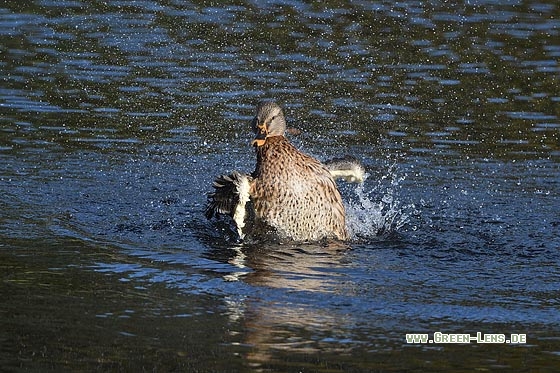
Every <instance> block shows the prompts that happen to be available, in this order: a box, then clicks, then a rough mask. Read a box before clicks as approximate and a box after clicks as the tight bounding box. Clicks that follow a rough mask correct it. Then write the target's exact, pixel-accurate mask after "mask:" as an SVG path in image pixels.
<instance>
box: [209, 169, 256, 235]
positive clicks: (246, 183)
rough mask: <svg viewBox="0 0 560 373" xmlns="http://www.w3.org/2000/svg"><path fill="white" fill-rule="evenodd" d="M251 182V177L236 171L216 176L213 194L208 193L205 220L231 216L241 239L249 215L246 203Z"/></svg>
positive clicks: (248, 198)
mask: <svg viewBox="0 0 560 373" xmlns="http://www.w3.org/2000/svg"><path fill="white" fill-rule="evenodd" d="M252 182H253V178H252V177H251V176H249V175H247V174H242V173H240V172H237V171H234V172H233V173H231V174H230V175H221V176H218V177H217V178H216V179H215V180H214V183H213V185H212V186H213V187H214V189H215V190H214V192H211V193H208V204H207V206H206V211H205V215H206V218H207V219H211V218H212V217H213V216H216V217H217V216H219V215H220V214H223V215H229V216H231V217H232V219H233V221H234V222H235V225H236V226H237V233H238V234H239V236H240V237H241V238H243V237H244V235H245V234H244V231H243V228H244V227H245V223H246V219H247V218H248V214H249V213H250V212H249V211H248V209H249V206H248V202H249V200H250V194H249V192H250V190H251V183H252Z"/></svg>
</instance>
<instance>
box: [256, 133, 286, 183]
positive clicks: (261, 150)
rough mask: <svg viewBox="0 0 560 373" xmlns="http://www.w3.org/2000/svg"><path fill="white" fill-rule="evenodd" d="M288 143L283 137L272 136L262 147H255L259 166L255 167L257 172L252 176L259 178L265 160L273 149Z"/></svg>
mask: <svg viewBox="0 0 560 373" xmlns="http://www.w3.org/2000/svg"><path fill="white" fill-rule="evenodd" d="M284 142H288V139H287V138H286V137H284V136H282V135H279V136H270V137H267V138H266V141H265V143H264V144H263V145H261V146H256V147H255V152H256V153H257V165H256V166H255V171H254V172H253V174H252V175H251V176H253V177H255V178H256V177H258V176H259V175H260V174H261V171H262V167H263V164H264V163H265V160H266V159H267V158H268V157H267V154H268V152H269V151H270V150H271V149H273V148H274V147H275V146H277V145H278V144H281V143H284Z"/></svg>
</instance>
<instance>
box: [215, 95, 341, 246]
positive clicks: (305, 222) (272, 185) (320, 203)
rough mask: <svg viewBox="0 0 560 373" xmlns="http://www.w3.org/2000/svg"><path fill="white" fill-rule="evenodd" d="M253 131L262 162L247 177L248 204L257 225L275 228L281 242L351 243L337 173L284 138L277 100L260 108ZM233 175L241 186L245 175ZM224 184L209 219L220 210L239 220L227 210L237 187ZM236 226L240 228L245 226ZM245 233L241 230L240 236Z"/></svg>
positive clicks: (284, 126) (218, 192)
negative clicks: (322, 240)
mask: <svg viewBox="0 0 560 373" xmlns="http://www.w3.org/2000/svg"><path fill="white" fill-rule="evenodd" d="M253 130H254V131H255V134H256V138H255V141H254V142H253V143H254V145H255V148H256V154H257V164H256V168H255V171H254V172H253V174H252V175H251V177H249V176H248V175H246V180H247V182H248V186H249V188H248V189H249V196H248V197H249V198H250V202H251V204H248V206H249V205H250V206H251V207H252V209H253V211H252V214H249V216H252V217H253V219H254V222H253V223H254V224H251V226H254V227H255V228H258V227H271V228H273V230H274V231H275V232H276V234H277V235H278V236H279V237H280V238H281V239H290V240H295V241H315V240H320V239H323V238H334V239H339V240H346V239H348V233H347V231H346V218H345V210H344V205H343V204H342V198H341V196H340V193H339V191H338V189H337V187H336V184H335V181H334V179H333V177H332V175H331V172H330V171H329V169H327V167H326V166H325V165H323V164H322V163H321V162H319V161H318V160H316V159H315V158H313V157H311V156H309V155H306V154H303V153H302V152H300V151H299V150H297V149H296V148H295V147H294V146H293V145H292V144H291V143H290V142H289V141H288V139H287V138H286V137H284V132H285V131H286V122H285V119H284V114H283V113H282V109H281V108H280V107H279V106H278V105H277V104H275V103H274V102H264V103H261V104H259V106H257V112H256V116H255V119H254V120H253ZM230 177H231V178H233V179H235V182H236V183H238V184H239V182H240V180H241V177H242V175H240V174H232V175H230ZM217 180H218V179H217ZM219 180H221V183H218V186H216V184H215V185H214V187H215V188H216V191H215V192H214V193H211V194H210V195H209V201H210V203H209V205H208V207H207V216H208V215H210V216H212V213H213V212H214V213H215V212H219V213H229V214H230V215H231V216H232V217H233V215H234V214H233V210H231V211H229V210H228V209H227V208H226V209H225V210H224V208H223V206H224V205H225V204H224V203H223V200H224V199H225V198H227V196H224V195H225V194H226V193H231V188H230V187H225V186H223V185H221V184H224V183H223V180H225V179H224V177H223V176H222V177H221V178H219ZM246 185H247V184H246ZM238 195H239V194H238ZM235 198H238V196H237V197H235ZM238 199H239V198H238ZM220 208H221V210H220ZM226 210H228V211H226ZM236 223H237V225H238V228H239V225H240V223H239V222H236ZM244 234H245V232H241V230H240V236H242V237H243V235H244Z"/></svg>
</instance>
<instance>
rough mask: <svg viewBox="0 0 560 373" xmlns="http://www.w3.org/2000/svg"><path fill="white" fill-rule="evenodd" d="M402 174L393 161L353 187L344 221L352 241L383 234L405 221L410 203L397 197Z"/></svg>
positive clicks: (398, 226) (385, 234) (400, 225)
mask: <svg viewBox="0 0 560 373" xmlns="http://www.w3.org/2000/svg"><path fill="white" fill-rule="evenodd" d="M404 179H405V176H400V175H399V174H398V172H397V164H396V163H393V164H392V165H390V166H389V168H388V170H387V172H386V173H385V174H384V175H382V176H381V177H378V178H377V179H376V180H372V178H371V175H370V174H366V180H364V182H363V183H361V184H358V186H357V187H356V188H355V189H354V197H353V198H351V199H350V201H347V202H346V203H345V204H346V212H347V214H346V224H347V227H348V231H349V233H350V236H351V237H352V239H354V240H359V239H371V238H377V237H387V236H389V235H391V234H393V233H395V232H397V231H398V230H399V229H401V228H402V227H404V226H405V224H407V223H408V221H409V217H410V212H409V211H412V210H413V209H414V205H402V204H401V202H400V200H399V198H398V191H399V189H400V183H401V182H402V181H403V180H404Z"/></svg>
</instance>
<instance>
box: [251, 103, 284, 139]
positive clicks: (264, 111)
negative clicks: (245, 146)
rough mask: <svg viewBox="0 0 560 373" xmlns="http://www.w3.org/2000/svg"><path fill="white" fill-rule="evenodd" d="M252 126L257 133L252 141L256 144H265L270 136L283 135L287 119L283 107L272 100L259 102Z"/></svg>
mask: <svg viewBox="0 0 560 373" xmlns="http://www.w3.org/2000/svg"><path fill="white" fill-rule="evenodd" d="M252 126H253V131H254V132H255V135H256V136H255V140H253V142H252V144H253V145H254V146H263V145H264V143H265V142H266V139H267V138H269V137H272V136H283V135H284V132H285V131H286V119H285V118H284V112H283V111H282V108H281V107H280V106H278V104H276V103H275V102H272V101H264V102H261V103H259V104H258V105H257V112H256V114H255V118H254V119H253V124H252Z"/></svg>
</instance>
